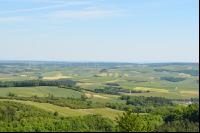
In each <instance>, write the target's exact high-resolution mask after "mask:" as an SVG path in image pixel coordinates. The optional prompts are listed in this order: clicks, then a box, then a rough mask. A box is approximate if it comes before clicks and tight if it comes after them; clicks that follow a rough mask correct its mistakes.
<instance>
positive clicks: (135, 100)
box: [121, 96, 173, 106]
mask: <svg viewBox="0 0 200 133" xmlns="http://www.w3.org/2000/svg"><path fill="white" fill-rule="evenodd" d="M121 100H126V102H127V104H128V105H134V106H162V105H172V104H173V103H172V101H171V100H170V99H166V98H163V97H144V96H122V97H121Z"/></svg>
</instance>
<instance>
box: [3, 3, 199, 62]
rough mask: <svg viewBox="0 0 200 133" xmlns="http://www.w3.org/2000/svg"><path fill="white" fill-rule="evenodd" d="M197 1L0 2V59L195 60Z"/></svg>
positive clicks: (197, 55)
mask: <svg viewBox="0 0 200 133" xmlns="http://www.w3.org/2000/svg"><path fill="white" fill-rule="evenodd" d="M198 10H199V2H198V0H0V60H56V61H118V62H177V61H178V62H198V60H199V51H198V48H199V37H198V36H199V30H198V29H199V13H198Z"/></svg>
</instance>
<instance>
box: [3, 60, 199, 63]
mask: <svg viewBox="0 0 200 133" xmlns="http://www.w3.org/2000/svg"><path fill="white" fill-rule="evenodd" d="M0 62H58V63H59V62H60V63H64V62H66V63H123V64H126V63H128V64H152V63H156V64H159V63H188V64H189V63H195V64H199V62H195V61H141V62H139V61H130V62H129V61H87V60H86V61H75V60H74V61H69V60H68V61H67V60H58V61H56V60H4V59H0Z"/></svg>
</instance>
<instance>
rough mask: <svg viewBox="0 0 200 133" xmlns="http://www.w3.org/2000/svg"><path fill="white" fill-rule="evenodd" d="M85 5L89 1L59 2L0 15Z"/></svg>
mask: <svg viewBox="0 0 200 133" xmlns="http://www.w3.org/2000/svg"><path fill="white" fill-rule="evenodd" d="M86 4H91V2H89V1H82V2H81V1H74V2H66V1H65V2H64V1H60V2H57V4H56V5H48V6H43V7H35V8H26V9H16V10H7V11H1V12H0V14H8V13H22V12H34V11H41V10H48V9H57V8H61V7H67V6H77V5H86Z"/></svg>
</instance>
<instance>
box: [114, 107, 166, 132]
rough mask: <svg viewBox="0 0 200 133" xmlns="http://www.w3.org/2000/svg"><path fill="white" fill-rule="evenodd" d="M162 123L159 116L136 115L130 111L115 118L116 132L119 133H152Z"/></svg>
mask: <svg viewBox="0 0 200 133" xmlns="http://www.w3.org/2000/svg"><path fill="white" fill-rule="evenodd" d="M162 123H163V120H162V118H161V117H160V116H153V115H145V114H138V113H137V114H136V113H132V112H131V111H130V110H129V111H127V112H125V113H124V114H123V115H122V116H119V117H118V118H117V124H118V130H119V131H121V132H152V131H154V130H155V129H156V127H158V126H160V125H161V124H162Z"/></svg>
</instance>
